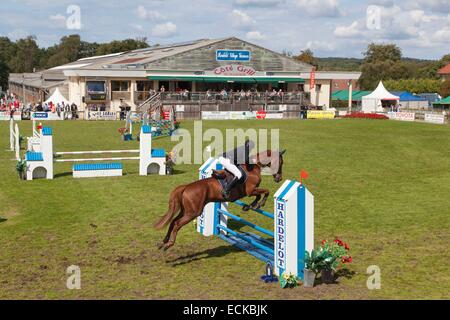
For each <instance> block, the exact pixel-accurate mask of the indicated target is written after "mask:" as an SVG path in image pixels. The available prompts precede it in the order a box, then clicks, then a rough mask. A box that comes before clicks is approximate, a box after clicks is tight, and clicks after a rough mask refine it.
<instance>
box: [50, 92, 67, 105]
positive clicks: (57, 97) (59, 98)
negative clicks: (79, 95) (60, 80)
mask: <svg viewBox="0 0 450 320" xmlns="http://www.w3.org/2000/svg"><path fill="white" fill-rule="evenodd" d="M50 102H52V103H53V104H55V105H56V104H58V103H59V104H62V103H63V102H64V104H66V105H67V104H69V101H67V99H66V98H64V96H63V95H62V94H61V92H60V91H59V89H58V88H56V90H55V92H53V94H52V95H51V96H50V98H48V99H47V101H45V103H47V104H49V103H50Z"/></svg>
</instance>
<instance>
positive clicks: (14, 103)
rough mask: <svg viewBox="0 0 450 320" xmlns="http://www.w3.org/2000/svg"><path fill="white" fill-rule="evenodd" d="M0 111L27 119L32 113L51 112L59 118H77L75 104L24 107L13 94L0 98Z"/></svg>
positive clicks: (31, 104)
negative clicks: (20, 115) (19, 114)
mask: <svg viewBox="0 0 450 320" xmlns="http://www.w3.org/2000/svg"><path fill="white" fill-rule="evenodd" d="M0 111H3V112H9V113H10V114H11V115H13V114H14V113H16V112H20V113H22V115H25V116H27V115H28V117H29V116H30V114H31V113H32V112H51V113H56V114H57V115H58V117H61V116H62V114H63V113H64V118H65V119H67V118H73V119H75V118H77V117H78V116H77V112H78V107H77V105H76V104H75V103H72V104H68V103H64V102H61V103H56V104H55V103H53V102H49V103H27V104H26V105H24V104H23V103H22V102H21V101H20V100H19V99H18V97H16V96H15V95H13V94H4V95H3V96H1V97H0Z"/></svg>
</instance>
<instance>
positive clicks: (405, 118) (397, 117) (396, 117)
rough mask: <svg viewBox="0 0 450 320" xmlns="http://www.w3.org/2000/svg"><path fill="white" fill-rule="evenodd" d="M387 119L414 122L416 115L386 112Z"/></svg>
mask: <svg viewBox="0 0 450 320" xmlns="http://www.w3.org/2000/svg"><path fill="white" fill-rule="evenodd" d="M388 117H389V119H391V120H399V121H414V120H415V119H416V114H415V113H413V112H388Z"/></svg>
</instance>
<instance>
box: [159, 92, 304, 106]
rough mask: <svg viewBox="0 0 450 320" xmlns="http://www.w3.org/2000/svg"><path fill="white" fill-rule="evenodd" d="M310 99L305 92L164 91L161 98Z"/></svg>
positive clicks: (287, 101) (192, 100) (226, 100)
mask: <svg viewBox="0 0 450 320" xmlns="http://www.w3.org/2000/svg"><path fill="white" fill-rule="evenodd" d="M305 99H309V94H308V93H305V92H284V93H276V94H275V93H272V92H261V93H259V92H251V93H248V92H245V93H241V92H234V93H231V94H230V93H225V92H212V91H211V92H164V93H161V100H162V101H168V102H172V101H173V102H182V101H185V102H203V103H205V102H218V101H223V102H249V103H271V102H273V103H302V102H303V101H304V100H305Z"/></svg>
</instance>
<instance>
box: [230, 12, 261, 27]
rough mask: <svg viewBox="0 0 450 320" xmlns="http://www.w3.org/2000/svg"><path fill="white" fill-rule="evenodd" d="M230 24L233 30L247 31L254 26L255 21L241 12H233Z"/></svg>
mask: <svg viewBox="0 0 450 320" xmlns="http://www.w3.org/2000/svg"><path fill="white" fill-rule="evenodd" d="M231 24H232V26H233V28H235V29H238V30H244V31H247V30H250V29H252V28H253V26H255V25H256V21H255V20H254V19H253V18H252V17H250V16H249V15H248V14H247V13H245V12H243V11H241V10H233V12H232V13H231Z"/></svg>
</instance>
